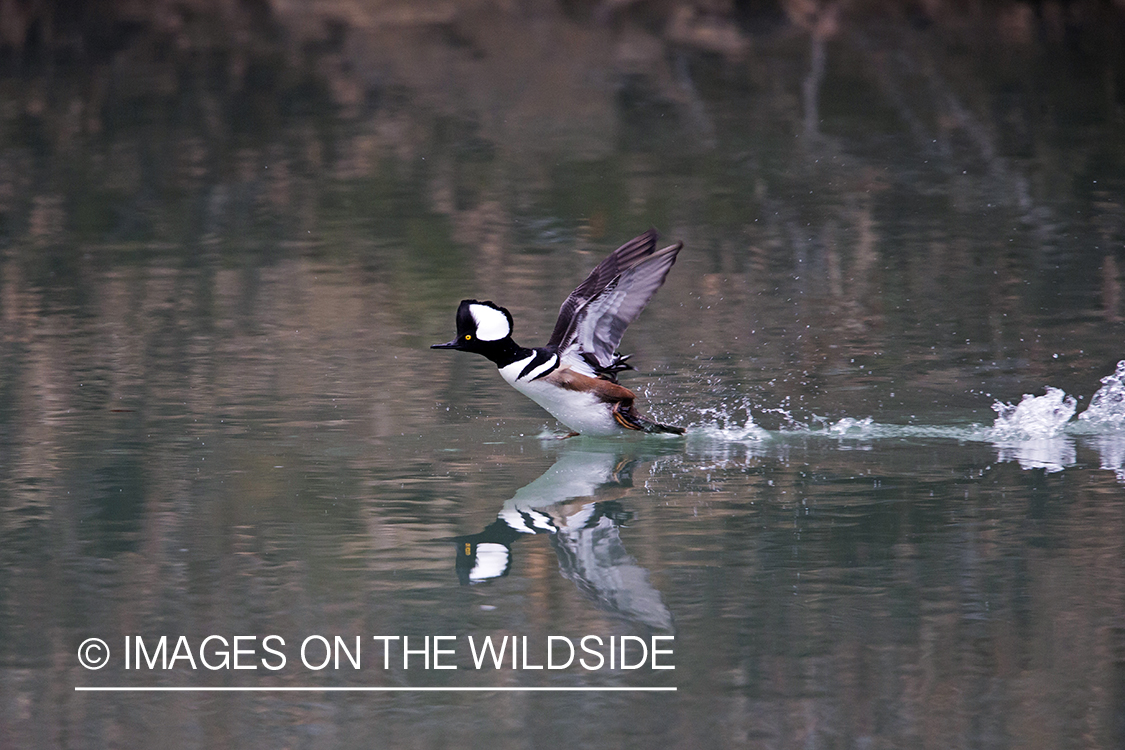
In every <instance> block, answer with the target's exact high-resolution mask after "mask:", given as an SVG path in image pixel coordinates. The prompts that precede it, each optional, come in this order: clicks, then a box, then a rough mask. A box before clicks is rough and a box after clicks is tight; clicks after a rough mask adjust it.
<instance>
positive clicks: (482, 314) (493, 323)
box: [430, 299, 512, 359]
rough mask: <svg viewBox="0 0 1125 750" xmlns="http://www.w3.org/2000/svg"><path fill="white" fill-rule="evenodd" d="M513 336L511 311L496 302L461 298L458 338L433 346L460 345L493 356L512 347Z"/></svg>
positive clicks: (466, 349) (448, 347) (467, 350)
mask: <svg viewBox="0 0 1125 750" xmlns="http://www.w3.org/2000/svg"><path fill="white" fill-rule="evenodd" d="M511 340H512V314H511V313H510V312H508V311H507V310H505V309H504V308H503V307H500V306H499V305H497V304H496V303H495V302H491V301H489V302H478V301H477V300H475V299H465V300H461V306H460V307H458V308H457V338H455V339H453V340H452V341H448V342H446V343H444V344H434V345H433V346H431V347H430V348H431V349H460V350H461V351H463V352H476V353H477V354H483V355H484V356H486V357H488V358H489V359H492V358H493V357H492V356H491V355H495V354H496V353H497V352H498V351H500V350H502V349H507V348H509V347H510V346H511V345H512V344H511Z"/></svg>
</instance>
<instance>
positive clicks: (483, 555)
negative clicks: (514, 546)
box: [469, 542, 508, 581]
mask: <svg viewBox="0 0 1125 750" xmlns="http://www.w3.org/2000/svg"><path fill="white" fill-rule="evenodd" d="M507 569H508V548H507V547H505V546H504V545H503V544H493V543H491V542H484V543H482V544H478V545H477V564H476V565H474V566H473V569H472V570H471V571H470V572H469V580H470V581H485V580H488V579H489V578H496V577H497V576H501V575H504V571H505V570H507Z"/></svg>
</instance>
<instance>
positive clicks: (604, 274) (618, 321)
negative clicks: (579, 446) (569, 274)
mask: <svg viewBox="0 0 1125 750" xmlns="http://www.w3.org/2000/svg"><path fill="white" fill-rule="evenodd" d="M656 239H657V234H656V232H655V231H654V230H652V229H650V230H649V231H647V232H645V233H644V234H642V235H640V236H639V237H635V238H633V239H632V240H629V241H628V242H626V243H625V244H624V245H622V246H621V247H619V248H617V249H616V250H614V251H613V252H612V253H610V255H609V257H608V258H606V259H605V260H603V261H602V262H601V263H599V264H598V266H597V267H596V268H595V269H594V270H593V271H591V272H590V275H589V276H587V277H586V280H585V281H583V282H582V283H581V284H580V285H579V286H578V288H577V289H575V290H574V291H573V292H571V294H570V296H569V297H567V298H566V301H565V302H563V304H562V307H561V308H560V309H559V319H558V321H557V322H556V323H555V330H554V331H553V332H552V333H551V340H550V341H549V342H548V344H547V346H549V347H553V348H554V349H555V351H557V352H558V353H559V355H560V357H561V358H563V359H564V360H566V361H567V362H568V363H569V364H572V365H579V366H581V365H583V364H585V366H586V367H589V364H590V363H589V362H588V357H584V356H583V355H589V357H592V358H593V359H594V360H595V361H596V362H597V364H598V366H599V367H601V368H609V367H611V365H613V364H614V363H615V361H616V358H615V356H614V354H615V352H616V351H617V347H618V345H619V344H620V343H621V337H622V336H623V335H624V334H625V329H626V328H628V327H629V324H630V323H632V322H633V321H634V320H636V318H637V316H638V315H640V314H641V310H643V309H644V308H645V305H647V304H648V301H649V300H650V299H652V295H654V294H656V290H657V289H659V288H660V287H661V285H663V284H664V278H665V277H666V276H667V275H668V271H669V269H671V268H672V264H673V263H675V262H676V254H677V253H678V252H680V248H682V247H683V243H682V242H677V243H676V244H675V245H671V246H669V247H666V248H664V249H663V250H659V251H657V250H656Z"/></svg>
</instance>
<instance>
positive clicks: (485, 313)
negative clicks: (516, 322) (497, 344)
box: [469, 305, 512, 341]
mask: <svg viewBox="0 0 1125 750" xmlns="http://www.w3.org/2000/svg"><path fill="white" fill-rule="evenodd" d="M469 313H470V314H472V316H473V322H475V323H476V324H477V338H478V339H480V340H481V341H499V340H500V339H502V338H504V337H505V336H508V335H510V334H511V333H512V327H511V326H509V325H508V316H506V315H505V314H504V313H502V312H500V311H499V310H497V309H496V308H495V307H489V306H488V305H469Z"/></svg>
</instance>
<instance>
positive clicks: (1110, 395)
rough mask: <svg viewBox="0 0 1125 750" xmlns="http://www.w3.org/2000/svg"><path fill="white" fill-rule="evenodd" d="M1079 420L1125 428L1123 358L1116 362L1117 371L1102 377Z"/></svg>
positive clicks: (1124, 366)
mask: <svg viewBox="0 0 1125 750" xmlns="http://www.w3.org/2000/svg"><path fill="white" fill-rule="evenodd" d="M1078 420H1079V421H1080V422H1085V423H1086V424H1087V425H1097V426H1099V427H1110V428H1113V429H1123V428H1125V359H1123V360H1121V361H1120V362H1118V363H1117V371H1116V372H1115V373H1113V374H1112V375H1107V376H1105V377H1104V378H1102V387H1101V388H1099V389H1098V392H1097V393H1095V394H1094V396H1093V398H1091V399H1090V405H1089V406H1088V407H1087V408H1086V411H1084V412H1082V413H1081V414H1080V415H1079V416H1078Z"/></svg>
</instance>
